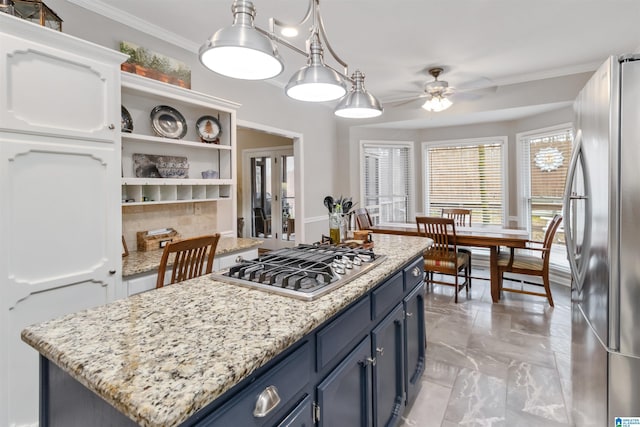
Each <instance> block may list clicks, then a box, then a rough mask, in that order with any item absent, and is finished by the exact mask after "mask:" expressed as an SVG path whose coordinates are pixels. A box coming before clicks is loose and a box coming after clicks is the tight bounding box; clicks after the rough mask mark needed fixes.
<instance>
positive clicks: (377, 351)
mask: <svg viewBox="0 0 640 427" xmlns="http://www.w3.org/2000/svg"><path fill="white" fill-rule="evenodd" d="M376 353H378V354H379V355H380V356H384V347H376Z"/></svg>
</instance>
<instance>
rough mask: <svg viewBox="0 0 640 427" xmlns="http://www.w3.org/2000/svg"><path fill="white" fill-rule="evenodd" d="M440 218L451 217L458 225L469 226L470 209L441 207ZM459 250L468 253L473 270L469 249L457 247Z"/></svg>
mask: <svg viewBox="0 0 640 427" xmlns="http://www.w3.org/2000/svg"><path fill="white" fill-rule="evenodd" d="M440 216H441V217H442V218H451V219H452V220H453V222H455V223H456V226H458V227H471V209H463V208H442V211H441V212H440ZM458 251H459V252H464V253H466V254H468V255H469V269H470V270H471V271H473V268H472V260H471V249H468V248H458ZM469 287H471V280H469Z"/></svg>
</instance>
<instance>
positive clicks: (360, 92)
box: [334, 70, 382, 119]
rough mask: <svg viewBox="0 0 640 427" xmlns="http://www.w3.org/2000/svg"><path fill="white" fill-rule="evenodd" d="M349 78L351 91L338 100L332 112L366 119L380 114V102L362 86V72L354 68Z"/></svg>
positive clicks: (337, 114) (350, 117)
mask: <svg viewBox="0 0 640 427" xmlns="http://www.w3.org/2000/svg"><path fill="white" fill-rule="evenodd" d="M351 80H353V87H352V89H351V92H349V93H348V94H347V95H346V96H345V97H344V98H342V99H341V100H340V102H339V103H338V105H337V106H336V108H335V110H334V114H335V115H336V116H339V117H345V118H349V119H366V118H371V117H378V116H379V115H381V114H382V106H381V105H380V102H379V101H378V100H377V99H376V97H375V96H373V95H371V94H370V93H369V92H367V91H366V89H365V88H364V74H362V73H361V72H360V70H356V72H355V73H353V75H352V76H351Z"/></svg>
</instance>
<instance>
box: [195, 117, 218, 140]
mask: <svg viewBox="0 0 640 427" xmlns="http://www.w3.org/2000/svg"><path fill="white" fill-rule="evenodd" d="M196 131H197V132H198V136H199V137H200V139H201V140H202V142H218V136H219V135H220V133H221V132H222V126H221V125H220V121H219V120H218V119H217V118H215V117H213V116H202V117H200V118H199V119H198V121H197V122H196Z"/></svg>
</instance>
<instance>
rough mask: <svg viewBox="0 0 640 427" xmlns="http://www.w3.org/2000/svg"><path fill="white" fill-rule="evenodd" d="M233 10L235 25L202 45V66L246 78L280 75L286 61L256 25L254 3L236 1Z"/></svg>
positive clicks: (238, 77) (230, 75) (258, 78)
mask: <svg viewBox="0 0 640 427" xmlns="http://www.w3.org/2000/svg"><path fill="white" fill-rule="evenodd" d="M231 10H232V11H233V25H231V26H230V27H226V28H222V29H221V30H218V31H217V32H216V33H214V34H213V35H212V36H211V37H210V38H209V39H208V40H207V41H206V42H205V44H204V45H202V46H201V47H200V62H202V65H204V66H205V67H207V68H208V69H210V70H211V71H214V72H216V73H218V74H222V75H223V76H227V77H233V78H236V79H244V80H264V79H270V78H271V77H275V76H277V75H278V74H280V73H281V72H282V70H284V63H283V62H282V60H281V59H280V56H279V55H278V50H277V48H276V46H275V45H274V43H273V42H272V41H271V40H269V38H268V37H267V36H265V35H263V34H260V33H259V32H258V31H257V30H256V28H255V26H254V25H253V20H254V18H255V16H256V9H255V7H254V6H253V3H252V2H250V1H247V0H235V1H234V2H233V6H232V7H231Z"/></svg>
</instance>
